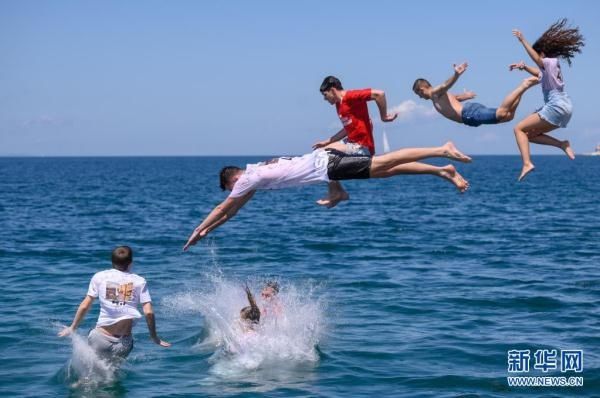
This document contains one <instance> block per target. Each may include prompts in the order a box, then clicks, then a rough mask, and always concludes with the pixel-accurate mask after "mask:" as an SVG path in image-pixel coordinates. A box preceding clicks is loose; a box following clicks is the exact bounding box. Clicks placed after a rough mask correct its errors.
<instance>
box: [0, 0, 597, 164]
mask: <svg viewBox="0 0 600 398" xmlns="http://www.w3.org/2000/svg"><path fill="white" fill-rule="evenodd" d="M561 17H567V18H569V19H570V20H571V21H572V22H573V23H574V24H576V25H578V26H579V27H580V28H581V31H582V33H583V34H584V36H585V38H586V40H587V45H586V47H584V51H583V54H581V55H578V56H577V57H576V58H575V59H574V62H573V67H571V68H568V67H567V65H566V63H563V73H564V76H565V81H566V89H567V91H568V93H569V94H570V95H571V97H572V98H573V102H574V114H573V118H572V119H571V123H570V125H569V126H568V128H566V129H561V130H559V131H558V133H557V136H558V137H559V138H564V137H569V139H571V142H572V144H573V145H574V148H575V150H576V151H577V152H589V151H591V150H592V149H593V147H594V146H595V145H596V144H597V143H600V109H598V103H599V101H598V95H599V91H600V78H599V73H598V70H599V66H598V65H599V64H600V62H599V61H600V47H599V39H600V3H597V2H594V1H569V2H566V1H508V2H493V3H492V2H482V1H458V2H448V1H430V2H423V1H419V2H416V1H411V2H404V1H403V2H400V1H372V2H366V1H296V2H288V1H95V2H91V1H23V0H14V1H9V0H0V155H80V156H87V155H228V154H230V155H241V154H244V155H246V154H248V155H250V154H298V153H305V152H308V151H309V150H310V146H311V144H312V143H313V142H315V141H317V140H320V139H324V138H326V137H328V136H330V135H331V134H333V133H335V132H336V131H337V129H339V127H340V123H339V120H338V119H337V117H336V114H335V111H334V108H333V107H332V106H331V105H329V104H327V103H326V102H324V101H323V99H322V97H321V96H320V94H319V91H318V88H319V85H320V83H321V81H322V79H323V78H324V77H325V76H326V75H330V74H333V75H336V76H338V77H339V78H340V79H341V80H342V82H343V84H344V86H345V87H346V88H363V87H373V88H380V89H383V90H385V91H386V94H387V98H388V104H389V106H390V107H392V106H397V105H399V104H402V103H403V104H404V105H403V107H404V108H406V107H407V106H411V103H407V102H405V101H408V100H412V101H414V102H415V103H416V107H415V105H414V104H412V106H413V108H414V109H413V111H412V112H411V113H410V115H405V117H404V118H403V119H402V120H397V121H396V122H394V123H392V124H386V125H385V126H383V125H382V124H381V123H377V122H376V124H375V136H376V143H377V145H378V147H379V149H381V134H382V131H383V128H384V127H385V130H386V132H387V135H388V138H389V142H390V144H391V146H392V148H399V147H405V146H429V145H436V144H439V143H441V142H443V141H444V140H447V139H453V140H454V141H455V142H457V143H458V144H460V145H461V146H462V147H463V148H464V149H465V150H466V151H467V152H469V153H472V154H492V153H502V154H516V153H518V152H517V149H516V145H515V142H514V136H513V133H512V126H513V125H514V123H516V121H517V120H518V119H521V118H523V117H524V116H526V115H527V114H528V113H529V112H532V111H533V110H535V109H536V108H537V107H539V106H541V105H542V102H543V100H542V93H541V89H540V88H539V87H536V88H534V89H532V90H531V91H530V92H529V93H527V94H526V96H525V97H524V99H523V101H522V103H521V105H520V108H519V111H518V114H517V118H516V119H515V121H513V122H511V123H507V124H501V125H497V126H487V127H485V126H482V127H479V128H470V127H466V126H463V125H459V124H456V123H452V122H450V121H447V120H445V119H442V118H441V117H432V116H430V114H429V108H430V105H429V103H427V102H425V101H423V100H420V99H419V98H418V97H416V96H415V95H414V94H413V93H412V91H411V85H412V82H413V81H414V79H415V78H417V77H426V78H428V79H429V80H431V81H432V82H441V81H442V80H444V79H446V78H447V77H448V76H450V74H451V73H452V67H451V65H452V63H455V62H460V61H464V60H467V61H468V62H469V64H470V66H469V70H468V71H467V72H466V73H465V74H464V75H463V76H462V77H461V79H460V80H459V82H458V83H457V84H456V86H455V89H456V90H457V91H462V89H464V88H467V89H470V90H473V91H475V92H476V93H477V94H478V98H477V100H478V101H480V102H482V103H484V104H486V105H490V106H496V105H497V104H499V102H500V101H501V99H502V98H503V97H504V96H505V95H506V94H507V93H508V92H509V91H510V90H512V89H513V88H514V87H515V86H516V85H517V84H518V82H519V81H520V80H521V79H522V78H523V77H525V75H524V74H523V73H522V72H511V73H509V72H508V67H507V66H508V64H509V63H511V62H515V61H519V60H522V59H525V60H527V57H526V54H525V53H524V51H523V49H522V47H521V46H520V45H519V43H518V42H517V40H516V39H515V38H514V37H513V36H512V35H511V29H512V28H515V27H516V28H520V29H521V30H522V31H523V32H524V34H525V36H526V38H528V39H530V40H531V41H533V40H535V39H536V38H537V37H538V36H539V35H540V34H541V33H542V32H543V31H544V30H545V29H546V28H547V27H548V26H549V25H550V24H551V23H552V22H554V21H555V20H557V19H559V18H561ZM370 109H371V115H372V116H373V119H374V120H375V121H376V120H378V118H377V116H378V114H377V111H376V107H375V106H374V104H373V105H371V106H370ZM534 153H556V152H555V151H553V150H552V148H541V147H539V146H535V147H534Z"/></svg>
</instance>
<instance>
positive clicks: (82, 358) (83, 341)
mask: <svg viewBox="0 0 600 398" xmlns="http://www.w3.org/2000/svg"><path fill="white" fill-rule="evenodd" d="M55 327H56V329H57V330H62V329H63V328H64V327H65V326H64V325H58V324H56V325H55ZM68 338H69V339H70V340H71V346H72V348H73V353H72V355H71V359H70V360H69V363H68V366H67V368H66V378H67V380H69V381H72V382H73V383H72V385H71V387H74V388H83V389H93V388H95V387H97V386H98V385H101V384H110V383H112V382H113V381H114V380H115V378H116V372H117V370H118V364H116V363H111V362H109V361H106V360H104V359H103V358H101V357H99V356H98V355H97V354H96V352H95V351H94V349H93V348H92V347H90V346H89V344H88V342H87V337H85V336H81V335H79V334H78V333H76V332H75V333H72V334H71V335H69V337H68Z"/></svg>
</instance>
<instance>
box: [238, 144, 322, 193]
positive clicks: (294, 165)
mask: <svg viewBox="0 0 600 398" xmlns="http://www.w3.org/2000/svg"><path fill="white" fill-rule="evenodd" d="M328 162H329V156H328V154H327V152H325V151H324V150H322V149H317V150H316V151H313V152H311V153H309V154H306V155H304V156H297V157H293V158H289V157H281V158H278V159H275V161H274V162H272V163H270V162H267V163H264V162H263V163H255V164H249V165H247V166H246V170H245V171H244V173H243V174H242V175H241V176H240V178H239V179H238V180H237V182H236V183H235V185H234V186H233V190H232V191H231V194H229V197H231V198H239V197H240V196H244V195H245V194H247V193H248V192H250V191H254V190H257V189H281V188H289V187H296V186H301V185H307V184H314V183H317V182H328V181H329V177H327V163H328Z"/></svg>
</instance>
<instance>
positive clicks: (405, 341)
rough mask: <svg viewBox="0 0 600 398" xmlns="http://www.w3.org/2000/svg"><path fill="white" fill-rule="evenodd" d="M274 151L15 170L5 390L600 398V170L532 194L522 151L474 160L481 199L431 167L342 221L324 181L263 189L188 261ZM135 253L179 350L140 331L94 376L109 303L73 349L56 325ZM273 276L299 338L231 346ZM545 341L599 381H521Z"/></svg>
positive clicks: (575, 165)
mask: <svg viewBox="0 0 600 398" xmlns="http://www.w3.org/2000/svg"><path fill="white" fill-rule="evenodd" d="M257 160H260V159H258V158H222V157H205V158H3V159H0V226H1V228H0V241H1V242H2V243H1V244H0V258H1V262H2V278H0V315H1V317H0V352H1V354H2V363H1V365H0V380H2V382H1V384H0V395H1V396H7V397H21V396H27V397H46V396H48V397H54V396H73V397H87V396H90V397H91V396H101V397H187V396H268V397H296V396H300V397H304V396H323V397H347V396H390V397H391V396H394V397H396V396H397V397H459V396H460V397H504V396H515V397H517V396H531V397H538V396H556V397H558V396H585V397H599V396H600V311H599V310H600V268H599V265H600V246H599V244H600V243H599V242H600V208H599V206H598V203H599V199H600V184H599V182H600V178H599V176H600V159H598V158H586V157H578V158H577V159H576V160H575V161H572V162H571V161H568V159H566V157H559V156H539V157H534V162H535V164H536V166H537V170H536V171H535V172H534V173H533V174H531V175H530V176H528V178H527V179H526V180H525V181H524V182H522V183H517V182H516V177H517V175H518V172H519V169H520V162H519V158H518V157H516V156H482V157H475V159H474V162H473V163H472V164H470V165H462V164H459V165H457V167H458V168H459V170H460V171H461V172H462V173H463V174H464V175H465V177H467V178H468V179H469V180H470V182H471V189H470V190H469V191H468V192H467V193H466V194H463V195H461V194H458V193H457V192H456V191H455V190H454V189H453V187H452V186H450V185H449V184H448V183H446V182H445V181H442V180H439V179H437V178H435V177H431V176H402V177H397V178H394V179H390V180H379V181H350V182H345V183H344V185H345V186H346V188H347V189H348V191H349V192H350V195H351V200H350V201H349V202H347V203H343V204H341V205H340V206H338V207H337V208H335V209H332V210H326V209H323V208H320V207H318V206H316V205H315V204H314V201H315V200H316V199H318V198H319V197H320V196H321V195H322V194H323V193H324V192H325V187H324V186H311V187H305V188H301V189H288V190H282V191H272V192H259V193H258V194H257V195H256V196H255V198H254V199H253V200H252V201H251V202H249V203H248V205H247V206H246V207H245V208H244V209H242V210H241V211H240V213H239V214H238V215H237V216H236V217H235V219H233V220H231V221H230V222H229V223H228V224H225V225H223V226H222V227H220V228H219V229H218V230H216V231H214V232H213V234H212V235H211V236H210V237H209V238H208V239H207V240H206V241H202V242H200V243H199V244H198V245H197V246H195V247H193V248H192V249H191V250H190V251H189V252H186V253H183V252H182V251H181V248H182V245H183V244H184V243H185V241H186V239H187V237H188V235H189V234H190V233H191V231H192V230H193V228H194V227H195V226H196V225H197V223H198V222H199V221H201V220H202V219H203V218H204V217H205V216H206V214H207V213H208V212H209V211H210V210H211V209H212V208H213V207H214V206H215V205H216V204H217V203H219V201H220V200H222V199H223V198H224V196H225V195H224V194H223V193H222V192H221V191H220V189H219V188H218V181H217V177H216V174H217V172H218V170H219V169H220V168H221V167H222V166H224V165H227V164H230V163H233V164H245V163H248V162H254V161H257ZM437 163H438V164H441V163H440V162H437ZM118 244H128V245H130V246H131V247H132V248H133V249H134V258H135V260H134V271H135V272H137V273H139V274H141V275H143V276H144V277H146V279H147V280H148V284H149V288H150V292H151V294H152V297H153V303H154V310H155V313H156V317H157V325H158V331H159V334H160V335H161V337H163V338H164V339H165V340H167V341H169V342H171V343H173V346H172V347H170V348H168V349H164V348H161V347H158V346H157V345H154V344H153V343H152V342H151V341H150V340H149V339H148V332H147V329H146V327H145V324H144V322H143V321H141V322H140V323H139V324H138V325H137V326H136V328H135V329H134V336H135V339H136V343H135V348H134V351H133V352H132V354H131V356H130V357H129V359H128V361H127V362H126V363H125V364H124V365H123V367H122V368H121V370H120V371H118V372H117V373H116V374H115V375H114V377H113V378H110V379H107V380H100V381H99V382H98V380H95V381H94V383H91V382H90V381H89V380H87V379H81V377H79V376H78V375H77V374H76V372H73V368H74V367H76V363H77V362H82V361H83V362H85V360H89V357H86V355H87V354H86V353H85V352H84V351H82V348H81V345H82V344H83V345H85V339H84V338H82V337H81V336H85V335H86V333H87V331H88V330H89V329H90V328H92V327H93V325H94V323H95V319H96V317H97V315H98V304H97V303H95V307H94V309H93V310H92V311H90V313H89V314H88V316H87V317H86V319H85V321H84V322H83V324H82V325H81V327H80V329H79V331H78V333H79V334H78V335H76V336H75V337H74V338H73V339H70V338H66V339H60V338H58V337H57V336H56V334H57V332H58V331H59V330H60V327H61V325H65V324H67V325H68V324H69V323H70V322H71V320H72V318H73V315H74V314H75V311H76V309H77V306H78V304H79V302H80V301H81V300H82V299H83V297H84V296H85V294H86V291H87V286H88V283H89V279H90V278H91V276H92V275H93V274H94V273H95V272H97V271H99V270H102V269H105V268H109V267H110V260H109V259H110V251H111V250H112V248H113V247H114V246H115V245H118ZM273 277H275V278H277V279H278V280H279V282H280V283H281V286H282V290H281V296H282V299H283V300H284V301H285V300H288V301H287V302H286V303H287V305H288V307H287V310H288V315H289V317H290V319H291V321H290V322H292V323H291V325H292V328H290V329H289V330H288V331H287V332H286V333H281V334H280V335H271V336H270V337H271V338H272V340H271V341H269V343H268V344H261V346H260V347H256V351H253V349H252V347H250V349H249V351H247V352H246V354H248V355H249V356H246V357H244V360H239V358H238V359H236V354H235V353H234V354H230V355H219V353H218V351H219V350H220V349H221V347H220V346H219V337H222V336H219V332H222V330H223V326H222V325H221V329H219V325H217V324H216V323H213V322H212V321H214V320H215V319H221V318H222V317H221V315H223V313H224V312H227V311H229V310H231V311H229V312H231V313H235V311H237V307H235V306H236V305H238V303H242V301H240V300H242V298H243V291H242V286H243V284H244V283H246V282H247V283H249V285H250V286H251V288H252V289H253V290H254V292H255V293H256V294H258V292H259V291H260V287H261V283H262V282H263V281H264V280H266V279H268V278H273ZM232 311H233V312H232ZM229 315H230V314H229ZM211 319H212V321H211ZM293 322H295V323H293ZM294 331H296V332H297V333H296V334H294ZM278 339H279V340H280V341H277V340H278ZM263 343H264V342H263ZM541 349H549V350H551V349H556V350H558V351H557V352H560V351H561V350H571V349H575V350H582V351H583V372H582V373H574V372H572V371H571V372H567V373H561V372H560V370H551V371H549V372H548V375H553V376H582V377H583V380H584V386H583V387H535V388H533V387H530V388H525V387H509V386H508V383H507V376H510V375H511V373H509V372H508V365H507V363H508V359H507V358H508V357H507V352H508V351H509V350H530V351H531V356H532V358H531V362H530V363H531V367H533V364H534V358H533V354H534V351H536V350H541ZM92 360H93V359H92ZM236 361H237V362H236ZM542 374H543V373H542V372H541V371H539V370H536V371H534V370H533V369H531V370H530V372H528V373H524V374H520V375H542ZM515 375H516V374H515Z"/></svg>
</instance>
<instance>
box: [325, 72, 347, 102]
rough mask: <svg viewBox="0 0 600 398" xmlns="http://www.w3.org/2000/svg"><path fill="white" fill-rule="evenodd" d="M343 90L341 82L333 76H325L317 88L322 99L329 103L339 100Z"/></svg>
mask: <svg viewBox="0 0 600 398" xmlns="http://www.w3.org/2000/svg"><path fill="white" fill-rule="evenodd" d="M343 90H344V87H342V82H340V79H338V78H337V77H335V76H327V77H326V78H325V79H324V80H323V83H321V87H320V88H319V91H320V92H321V94H323V99H324V100H325V101H327V102H329V103H330V104H331V105H333V104H335V103H336V102H340V100H341V98H342V93H341V92H342V91H343Z"/></svg>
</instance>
